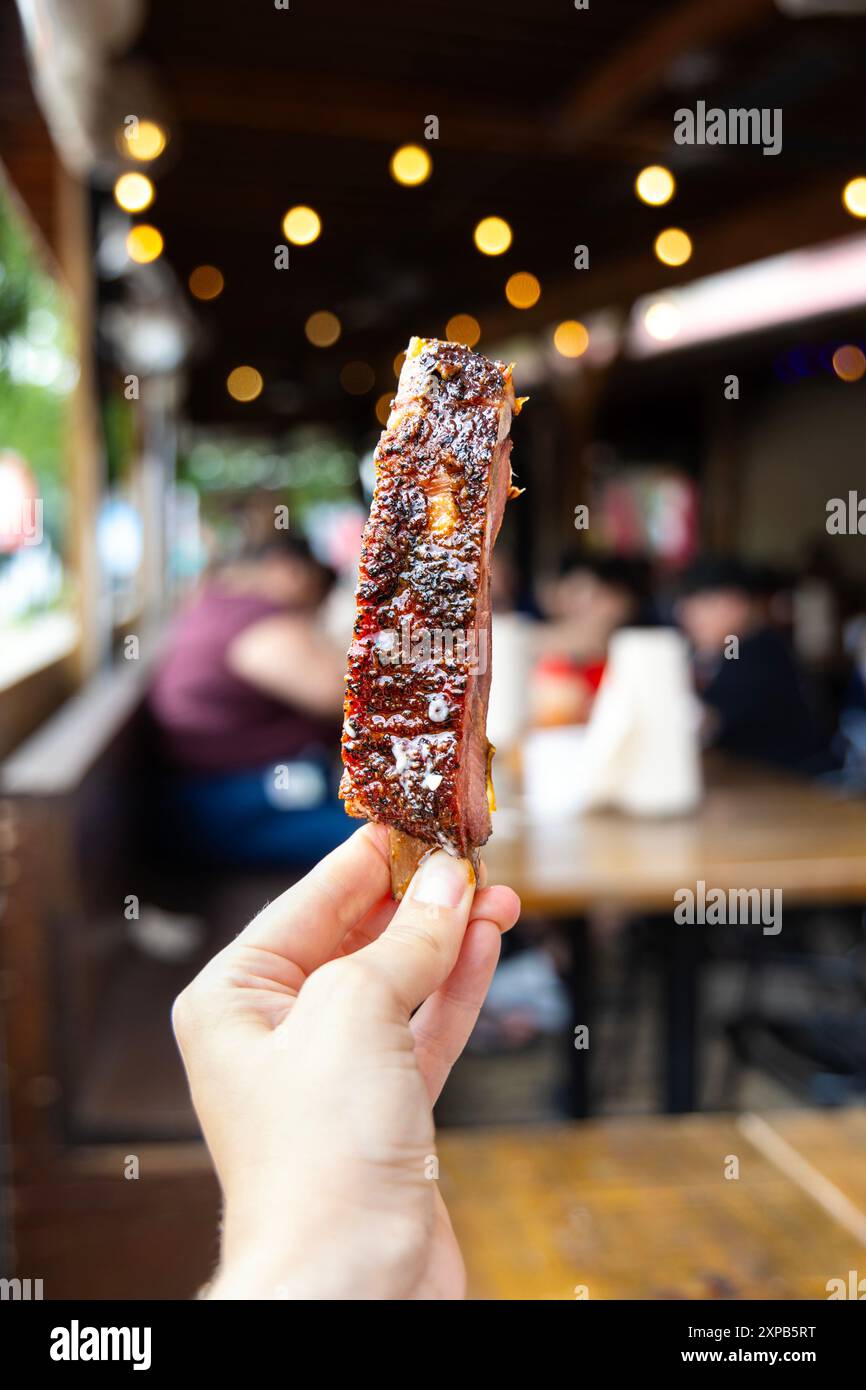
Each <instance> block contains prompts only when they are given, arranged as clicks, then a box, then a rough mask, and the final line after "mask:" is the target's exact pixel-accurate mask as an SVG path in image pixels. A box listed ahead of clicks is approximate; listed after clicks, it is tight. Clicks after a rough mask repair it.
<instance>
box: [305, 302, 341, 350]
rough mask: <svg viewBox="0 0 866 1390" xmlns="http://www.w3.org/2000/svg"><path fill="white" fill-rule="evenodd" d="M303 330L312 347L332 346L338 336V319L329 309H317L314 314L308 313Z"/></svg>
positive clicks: (339, 327) (339, 330) (339, 329)
mask: <svg viewBox="0 0 866 1390" xmlns="http://www.w3.org/2000/svg"><path fill="white" fill-rule="evenodd" d="M304 332H305V333H306V335H307V338H308V339H309V341H310V342H311V343H312V344H313V347H319V348H328V347H333V346H334V343H335V342H336V341H337V339H338V338H339V336H340V332H341V326H340V320H339V319H338V318H337V315H336V314H332V313H331V311H330V309H319V310H318V311H317V312H316V313H315V314H310V317H309V318H308V319H307V322H306V323H305V325H304Z"/></svg>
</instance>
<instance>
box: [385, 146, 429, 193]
mask: <svg viewBox="0 0 866 1390" xmlns="http://www.w3.org/2000/svg"><path fill="white" fill-rule="evenodd" d="M388 168H389V169H390V171H391V178H392V179H394V181H395V183H402V184H405V185H406V186H407V187H408V188H414V187H416V185H417V184H419V183H424V182H425V180H426V179H429V177H430V174H431V173H432V171H433V161H432V159H431V158H430V156H429V154H428V153H427V151H426V150H425V149H423V148H422V146H421V145H401V146H400V148H399V150H395V151H394V153H393V154H392V155H391V162H390V164H389V165H388Z"/></svg>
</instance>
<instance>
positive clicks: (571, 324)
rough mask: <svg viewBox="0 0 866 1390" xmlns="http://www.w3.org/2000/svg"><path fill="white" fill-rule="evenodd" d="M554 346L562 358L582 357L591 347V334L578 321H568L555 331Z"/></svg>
mask: <svg viewBox="0 0 866 1390" xmlns="http://www.w3.org/2000/svg"><path fill="white" fill-rule="evenodd" d="M553 346H554V347H555V348H556V351H557V352H558V353H559V354H560V355H561V356H562V357H582V356H583V354H584V353H585V352H586V349H587V348H588V347H589V333H588V332H587V330H586V328H585V327H584V325H583V324H582V323H580V322H579V320H578V319H566V320H565V322H564V323H560V324H559V325H558V326H557V327H556V328H555V329H554V333H553Z"/></svg>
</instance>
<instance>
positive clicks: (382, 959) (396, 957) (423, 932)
mask: <svg viewBox="0 0 866 1390" xmlns="http://www.w3.org/2000/svg"><path fill="white" fill-rule="evenodd" d="M474 894H475V874H474V872H473V870H472V866H471V864H470V863H469V861H468V860H466V859H455V858H454V857H453V856H452V855H450V854H446V853H445V852H444V850H437V851H436V852H435V853H434V854H430V855H428V857H427V858H426V859H425V860H424V862H423V864H421V866H420V867H419V868H418V870H417V871H416V873H415V875H414V877H413V879H412V881H411V883H410V884H409V887H408V889H407V891H406V894H405V896H404V897H403V900H402V902H401V903H400V906H399V907H398V909H397V911H396V912H395V913H394V916H393V917H392V918H391V921H390V923H389V924H388V926H387V927H386V929H385V931H384V932H383V933H382V935H381V936H379V937H377V939H376V940H375V941H374V942H373V943H372V944H371V945H369V946H365V947H364V948H363V950H362V951H361V952H359V955H363V956H364V957H365V958H366V960H367V962H368V963H369V964H370V965H372V966H374V967H375V968H376V969H377V970H378V971H379V972H380V974H382V975H384V976H385V977H386V978H387V980H388V982H389V984H390V985H391V988H392V989H393V991H394V994H395V995H396V997H397V999H398V1000H399V1002H400V1004H401V1005H402V1007H403V1008H404V1009H405V1011H406V1016H407V1018H408V1016H409V1014H411V1013H412V1011H413V1010H414V1009H417V1007H418V1005H419V1004H421V1003H423V1001H424V1000H425V999H426V998H427V997H428V995H431V994H432V993H433V992H434V990H437V989H438V988H439V986H440V985H442V984H444V982H445V981H446V980H447V978H448V976H449V975H450V974H451V971H452V970H453V968H454V965H455V963H456V961H457V957H458V955H459V954H460V946H461V944H462V941H463V937H464V934H465V932H466V923H467V922H468V920H469V910H470V908H471V906H472V899H473V896H474Z"/></svg>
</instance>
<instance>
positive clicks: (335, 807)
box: [156, 758, 358, 868]
mask: <svg viewBox="0 0 866 1390" xmlns="http://www.w3.org/2000/svg"><path fill="white" fill-rule="evenodd" d="M329 771H330V770H329V768H328V766H327V763H326V762H325V761H324V760H319V759H316V758H309V759H308V758H303V759H298V760H295V761H293V762H288V763H283V764H279V763H278V764H269V765H268V766H267V767H264V768H255V769H250V770H249V771H247V770H243V771H240V772H220V773H212V774H207V775H204V774H196V773H181V774H178V773H174V774H172V775H171V776H170V777H168V778H167V779H166V781H165V782H164V784H163V787H162V796H161V798H160V800H161V802H162V806H161V819H162V824H161V825H160V826H157V827H156V830H157V832H158V834H160V837H161V838H162V839H163V841H164V843H165V845H166V848H168V849H170V851H171V852H172V854H177V853H182V854H184V855H185V856H187V857H189V858H192V859H194V860H196V861H197V862H199V863H218V864H220V865H238V866H242V867H249V868H254V867H262V868H263V867H268V866H270V867H280V866H281V865H284V864H291V865H299V866H304V867H309V866H310V865H312V864H315V863H317V862H318V861H319V859H321V858H322V856H323V855H325V854H327V853H328V852H329V851H330V850H332V849H334V848H335V847H336V846H337V845H339V844H341V843H342V842H343V840H345V839H346V838H347V837H348V836H349V835H351V833H352V831H353V830H356V829H357V828H358V822H357V821H356V820H353V819H352V818H351V817H349V816H347V815H346V812H345V811H344V810H343V803H342V802H341V801H339V800H337V798H336V796H335V794H334V790H333V787H332V786H331V785H330V780H331V779H330V776H329Z"/></svg>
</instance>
